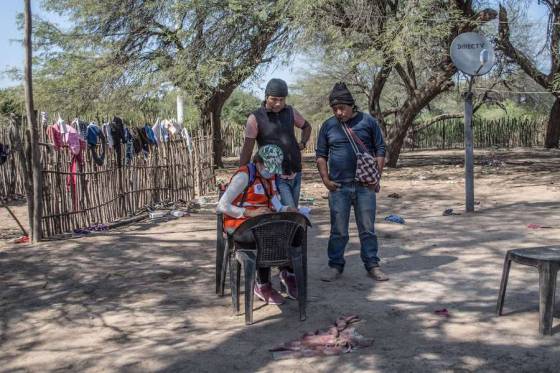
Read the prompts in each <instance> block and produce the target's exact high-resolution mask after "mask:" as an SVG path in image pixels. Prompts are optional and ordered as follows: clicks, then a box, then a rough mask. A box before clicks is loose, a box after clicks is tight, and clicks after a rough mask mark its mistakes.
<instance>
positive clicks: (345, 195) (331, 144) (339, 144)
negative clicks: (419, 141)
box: [316, 83, 389, 281]
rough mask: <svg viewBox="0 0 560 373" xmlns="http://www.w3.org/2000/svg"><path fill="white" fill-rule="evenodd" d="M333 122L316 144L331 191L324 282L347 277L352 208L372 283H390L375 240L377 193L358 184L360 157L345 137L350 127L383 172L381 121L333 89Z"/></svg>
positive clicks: (337, 87) (344, 89)
mask: <svg viewBox="0 0 560 373" xmlns="http://www.w3.org/2000/svg"><path fill="white" fill-rule="evenodd" d="M329 104H330V106H331V108H332V111H333V114H334V116H332V117H331V118H329V119H328V120H326V121H325V122H324V123H323V125H322V126H321V130H320V131H319V137H318V139H317V149H316V156H317V168H318V169H319V174H320V175H321V179H322V180H323V183H324V184H325V186H326V187H327V189H328V190H329V209H330V218H331V232H330V237H329V244H328V257H329V268H328V270H327V272H326V273H325V274H323V277H322V278H321V279H322V280H323V281H334V280H336V279H338V278H339V277H340V276H341V275H342V272H343V271H344V264H345V260H344V250H345V248H346V244H347V243H348V238H349V237H348V224H349V220H350V208H351V207H352V206H353V207H354V215H355V217H356V224H357V226H358V232H359V236H360V253H361V258H362V261H363V263H364V266H365V268H366V271H367V274H368V276H369V277H371V278H373V279H375V280H377V281H386V280H388V279H389V278H388V277H387V276H386V275H385V274H384V273H383V272H382V271H381V269H380V268H379V257H378V256H377V251H378V244H377V235H376V234H375V229H374V223H375V207H376V206H375V204H376V197H375V193H376V190H375V189H376V188H377V190H378V188H379V186H378V185H377V186H371V185H365V184H362V183H360V182H358V181H355V175H356V154H355V152H354V150H353V148H352V145H351V143H350V141H349V139H348V137H347V136H346V134H345V132H344V129H343V126H344V125H346V126H347V127H348V128H350V130H351V131H352V132H353V133H354V134H355V135H356V136H357V137H358V138H359V139H360V140H361V142H362V143H363V144H364V145H365V147H366V148H367V150H368V151H369V153H370V154H372V155H374V156H375V157H376V160H377V164H378V167H379V172H380V173H381V171H382V170H383V166H384V164H385V143H384V141H383V135H382V133H381V129H380V128H379V126H378V124H377V121H376V120H375V119H374V118H373V117H372V116H371V115H369V114H367V113H364V112H361V111H358V109H357V107H356V105H355V102H354V98H353V97H352V94H351V93H350V91H349V90H348V88H347V87H346V84H344V83H337V84H335V86H334V88H333V89H332V91H331V93H330V95H329Z"/></svg>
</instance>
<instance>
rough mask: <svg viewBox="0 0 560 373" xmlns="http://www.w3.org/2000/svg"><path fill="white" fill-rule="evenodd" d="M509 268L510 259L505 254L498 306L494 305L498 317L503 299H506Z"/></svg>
mask: <svg viewBox="0 0 560 373" xmlns="http://www.w3.org/2000/svg"><path fill="white" fill-rule="evenodd" d="M510 267H511V257H510V255H509V253H507V254H506V258H505V259H504V268H503V270H502V282H501V283H500V292H499V294H498V304H497V305H496V313H497V314H498V316H501V315H502V310H503V308H504V298H505V297H506V288H507V283H508V277H509V269H510Z"/></svg>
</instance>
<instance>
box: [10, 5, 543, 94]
mask: <svg viewBox="0 0 560 373" xmlns="http://www.w3.org/2000/svg"><path fill="white" fill-rule="evenodd" d="M38 3H39V2H38V1H33V4H38ZM22 11H23V0H0V51H2V53H1V54H0V56H1V57H0V72H3V71H5V70H6V69H9V68H13V67H16V68H19V69H21V68H22V67H23V59H24V53H23V47H22V46H21V42H19V41H15V40H17V39H22V38H23V35H22V33H23V31H22V30H19V29H18V27H17V24H16V15H17V14H18V13H21V12H22ZM33 12H34V14H35V15H39V16H45V15H46V14H45V12H43V11H42V10H41V9H40V8H39V7H38V6H37V5H34V6H33ZM544 13H545V12H544V8H543V7H542V6H540V7H537V6H531V7H530V8H529V17H530V18H531V20H532V21H545V19H543V16H544ZM48 18H49V19H60V18H59V17H53V16H52V15H49V16H48ZM306 68H307V64H306V63H305V61H303V60H301V59H296V60H295V62H292V63H290V64H288V65H286V64H281V65H276V66H270V67H269V68H268V69H267V71H266V72H265V73H263V75H262V78H261V79H253V80H252V81H251V82H249V83H246V84H245V85H244V86H245V87H246V88H247V89H250V90H251V91H253V92H254V93H255V94H257V95H259V96H260V95H262V94H263V92H264V86H265V85H266V82H267V81H268V80H269V79H270V78H273V77H274V78H281V79H284V80H286V81H287V82H288V84H291V83H295V82H296V81H297V79H298V78H299V77H301V75H302V74H303V73H304V72H305V70H306ZM16 84H17V82H15V81H13V80H11V79H10V78H9V77H7V76H5V74H1V73H0V88H4V87H8V86H13V85H16Z"/></svg>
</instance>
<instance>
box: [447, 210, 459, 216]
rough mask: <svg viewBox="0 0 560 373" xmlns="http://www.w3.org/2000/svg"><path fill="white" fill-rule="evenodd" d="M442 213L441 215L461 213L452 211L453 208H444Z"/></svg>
mask: <svg viewBox="0 0 560 373" xmlns="http://www.w3.org/2000/svg"><path fill="white" fill-rule="evenodd" d="M442 215H443V216H451V215H461V214H460V213H458V212H453V209H445V210H444V211H443V214H442Z"/></svg>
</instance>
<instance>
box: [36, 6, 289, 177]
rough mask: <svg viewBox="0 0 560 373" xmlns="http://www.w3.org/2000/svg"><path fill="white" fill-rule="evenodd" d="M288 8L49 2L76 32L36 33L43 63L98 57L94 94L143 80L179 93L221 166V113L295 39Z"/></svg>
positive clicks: (45, 28) (46, 29) (49, 29)
mask: <svg viewBox="0 0 560 373" xmlns="http://www.w3.org/2000/svg"><path fill="white" fill-rule="evenodd" d="M290 3H291V2H290V1H288V0H278V1H272V0H269V1H257V2H255V1H248V0H229V1H226V0H209V1H198V0H191V1H158V0H128V1H108V0H44V6H45V7H46V9H47V10H50V11H55V12H58V13H61V14H63V15H66V16H67V17H68V19H70V20H72V27H71V28H70V29H68V30H61V29H58V28H57V27H55V26H54V25H52V24H49V23H46V22H45V23H43V24H42V25H41V27H40V28H39V29H38V32H37V34H38V35H39V36H40V37H41V40H40V46H42V47H43V48H42V50H43V51H44V54H43V57H47V58H49V59H52V58H57V59H58V58H61V59H63V58H65V57H68V56H77V57H78V58H82V57H84V56H88V55H89V56H94V57H95V60H96V64H91V62H89V63H90V64H91V65H90V66H96V68H95V69H93V67H91V68H90V69H87V70H86V71H91V70H96V71H97V72H95V74H96V78H97V79H99V80H98V81H96V82H94V83H95V84H99V87H98V89H95V90H93V91H95V92H101V91H103V90H104V89H107V88H110V87H111V85H112V84H115V83H119V82H121V83H123V84H125V85H133V86H134V82H139V84H140V85H142V84H143V83H144V81H145V80H153V81H156V82H160V83H161V82H170V83H171V84H172V85H173V86H174V87H177V88H180V89H181V90H182V91H183V92H185V94H186V95H188V96H189V97H190V98H191V99H192V102H193V104H194V105H195V106H196V107H197V109H198V111H199V115H200V124H201V125H202V126H203V127H204V128H207V129H210V128H212V129H213V133H214V160H215V163H216V165H218V166H220V165H221V163H222V161H221V154H222V150H221V149H222V141H221V138H220V128H221V116H222V109H223V106H224V104H225V102H226V100H227V99H228V98H229V97H230V95H231V94H232V92H233V91H234V90H235V88H236V87H237V86H239V85H240V84H241V83H242V82H243V81H245V80H246V79H247V78H249V77H250V76H251V75H252V74H253V73H254V72H255V70H256V69H257V68H258V67H259V66H260V65H261V64H264V63H267V62H269V61H270V60H271V59H272V58H273V57H274V56H275V55H276V54H277V53H278V52H279V51H280V52H281V51H282V50H283V48H284V47H285V45H286V43H287V42H288V41H289V40H290V37H291V36H292V35H291V34H290V33H289V32H288V29H287V28H286V27H285V22H284V20H285V18H286V17H287V16H288V11H289V6H290ZM84 63H88V62H87V60H84ZM100 71H101V72H103V74H100V73H99V72H100ZM88 80H89V81H90V82H91V79H88ZM80 84H83V82H80Z"/></svg>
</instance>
